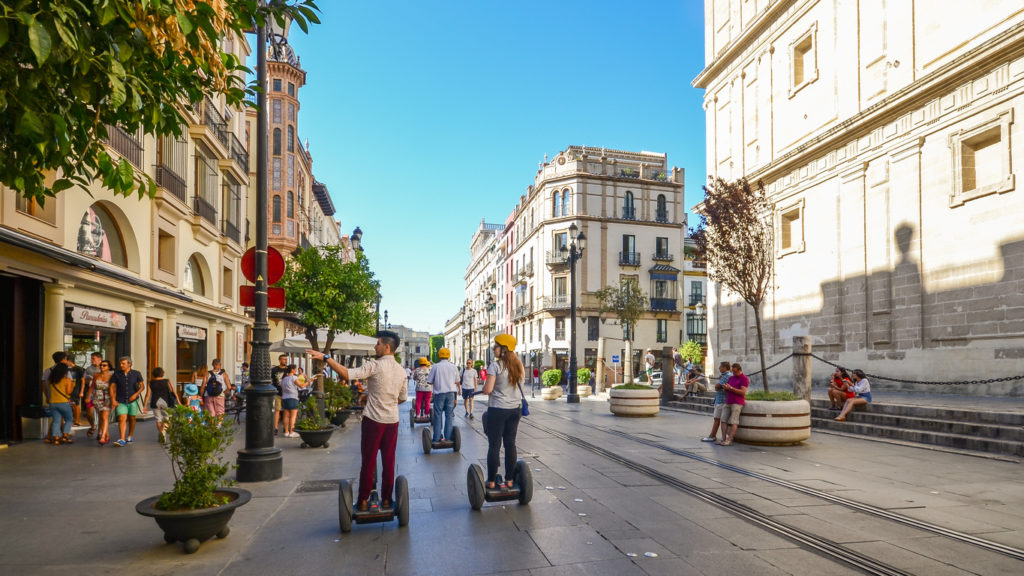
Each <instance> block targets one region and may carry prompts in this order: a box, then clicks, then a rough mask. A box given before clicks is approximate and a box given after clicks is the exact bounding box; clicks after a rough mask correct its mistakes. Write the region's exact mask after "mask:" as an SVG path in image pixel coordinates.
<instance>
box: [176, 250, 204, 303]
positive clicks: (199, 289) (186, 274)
mask: <svg viewBox="0 0 1024 576" xmlns="http://www.w3.org/2000/svg"><path fill="white" fill-rule="evenodd" d="M181 280H182V284H183V286H182V288H184V289H185V290H186V291H187V292H191V293H193V294H198V295H200V296H205V295H206V285H205V283H204V282H203V269H202V268H200V267H199V260H197V259H196V257H195V256H191V257H189V259H188V262H186V263H185V269H184V270H183V271H182V275H181Z"/></svg>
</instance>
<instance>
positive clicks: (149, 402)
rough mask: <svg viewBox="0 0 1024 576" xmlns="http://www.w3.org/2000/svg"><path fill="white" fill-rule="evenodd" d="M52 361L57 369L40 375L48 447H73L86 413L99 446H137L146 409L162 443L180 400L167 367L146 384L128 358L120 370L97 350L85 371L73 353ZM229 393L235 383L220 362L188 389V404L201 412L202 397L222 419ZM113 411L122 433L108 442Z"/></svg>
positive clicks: (90, 432)
mask: <svg viewBox="0 0 1024 576" xmlns="http://www.w3.org/2000/svg"><path fill="white" fill-rule="evenodd" d="M51 357H52V358H53V366H51V367H49V368H47V369H46V370H45V371H44V372H43V375H42V384H43V393H44V396H45V398H46V401H47V404H48V405H49V407H50V414H51V418H52V421H51V423H50V434H49V435H48V436H47V438H46V443H48V444H52V445H60V444H71V443H73V442H74V438H73V436H72V434H71V431H72V426H78V425H79V422H80V418H81V415H82V414H83V413H84V414H85V418H86V419H87V420H88V421H89V423H90V427H89V430H88V432H87V435H88V436H89V437H93V436H95V437H96V441H97V443H98V444H99V445H100V446H105V445H107V444H113V445H114V446H118V447H124V446H129V445H131V444H133V443H134V442H135V423H136V417H137V416H138V415H139V414H140V413H144V412H146V411H147V410H151V411H152V412H153V416H154V417H155V419H156V425H157V434H158V435H157V439H158V441H159V442H164V440H165V435H166V432H167V421H168V410H169V409H171V408H173V407H174V406H176V405H178V404H181V403H182V400H181V398H180V397H179V395H178V391H177V388H176V387H175V386H174V384H172V383H171V381H170V380H168V379H167V378H165V377H164V369H163V368H160V367H156V368H154V369H153V371H152V378H150V380H149V384H148V386H147V383H146V379H145V378H144V377H143V375H142V373H141V372H139V371H138V370H135V369H134V368H132V359H131V357H129V356H122V357H121V358H119V359H118V367H117V369H116V370H115V369H114V368H113V366H112V364H111V362H110V361H108V360H105V359H104V358H103V355H102V354H101V353H99V352H93V353H92V354H91V356H90V365H89V366H88V367H87V368H85V369H82V368H80V367H78V366H76V365H75V362H74V356H73V355H72V354H70V353H67V352H63V351H59V352H54V353H53V354H52V356H51ZM190 387H192V388H195V389H194V390H193V389H191V388H190ZM231 391H232V386H231V380H230V378H228V375H227V373H226V372H225V371H224V370H223V369H222V368H221V363H220V360H219V359H214V361H213V370H210V371H209V372H208V373H207V374H205V375H204V377H203V379H202V383H201V386H197V385H196V384H189V385H187V386H186V387H185V395H186V397H187V398H188V399H189V401H190V405H192V406H194V407H195V409H198V403H199V400H198V399H199V398H203V399H204V400H205V404H206V409H207V411H208V412H210V413H211V414H214V415H218V416H222V415H223V414H224V398H225V396H227V395H230V393H231ZM83 409H84V410H83ZM111 411H113V413H114V417H115V418H116V419H117V429H118V439H117V440H115V441H113V442H111V440H110V413H111Z"/></svg>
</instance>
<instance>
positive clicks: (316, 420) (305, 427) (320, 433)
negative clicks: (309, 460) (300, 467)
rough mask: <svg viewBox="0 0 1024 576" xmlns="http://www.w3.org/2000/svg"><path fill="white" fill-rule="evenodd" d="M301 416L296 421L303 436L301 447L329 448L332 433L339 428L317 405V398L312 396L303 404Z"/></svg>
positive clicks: (298, 430)
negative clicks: (329, 420)
mask: <svg viewBox="0 0 1024 576" xmlns="http://www.w3.org/2000/svg"><path fill="white" fill-rule="evenodd" d="M301 414H302V415H301V417H300V418H299V419H298V420H296V421H295V431H296V432H298V434H299V436H301V437H302V444H300V445H299V447H300V448H308V447H310V446H312V447H313V448H320V447H323V448H328V447H329V446H330V443H329V442H328V440H330V438H331V434H333V433H334V431H335V430H337V429H338V427H337V426H335V425H334V424H331V423H330V422H328V421H327V420H326V419H325V418H324V415H323V414H322V413H321V412H320V409H319V408H318V407H317V405H316V398H313V397H312V396H310V397H309V398H306V401H305V402H303V403H302V404H301Z"/></svg>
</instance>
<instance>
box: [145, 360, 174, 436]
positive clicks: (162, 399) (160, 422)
mask: <svg viewBox="0 0 1024 576" xmlns="http://www.w3.org/2000/svg"><path fill="white" fill-rule="evenodd" d="M178 404H181V398H178V391H177V390H175V389H174V386H171V381H170V380H168V379H166V378H164V369H163V368H160V367H159V366H157V367H156V368H154V369H153V378H152V379H150V381H149V407H150V409H151V410H153V416H155V417H156V432H157V442H159V443H161V444H163V443H164V440H165V438H166V434H167V423H168V422H167V411H168V410H169V409H172V408H174V407H175V406H177V405H178Z"/></svg>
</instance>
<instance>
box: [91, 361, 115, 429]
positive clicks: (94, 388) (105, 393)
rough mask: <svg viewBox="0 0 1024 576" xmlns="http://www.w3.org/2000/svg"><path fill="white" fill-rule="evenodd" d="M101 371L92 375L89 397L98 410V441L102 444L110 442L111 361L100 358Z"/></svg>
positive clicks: (94, 407)
mask: <svg viewBox="0 0 1024 576" xmlns="http://www.w3.org/2000/svg"><path fill="white" fill-rule="evenodd" d="M98 368H99V371H98V372H96V373H95V374H93V375H92V385H91V386H90V387H89V397H90V399H91V400H92V406H93V409H94V410H96V422H97V423H98V424H99V426H98V427H97V431H96V442H97V443H98V444H99V445H100V446H105V445H106V444H109V443H110V407H111V405H112V400H113V398H112V396H111V390H110V377H111V376H112V375H113V374H112V373H111V371H110V369H111V366H110V362H107V361H106V360H100V363H99V366H98Z"/></svg>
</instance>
